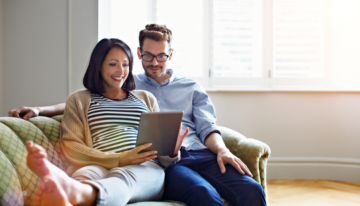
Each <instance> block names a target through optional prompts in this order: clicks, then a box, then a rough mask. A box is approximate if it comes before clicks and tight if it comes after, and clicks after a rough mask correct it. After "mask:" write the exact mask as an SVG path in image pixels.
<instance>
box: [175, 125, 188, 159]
mask: <svg viewBox="0 0 360 206" xmlns="http://www.w3.org/2000/svg"><path fill="white" fill-rule="evenodd" d="M181 129H182V124H181V125H180V130H179V135H178V138H177V141H176V146H175V151H174V156H177V154H178V152H179V150H180V147H181V145H182V143H183V141H184V138H185V137H186V135H187V134H188V133H189V127H187V128H186V130H185V132H184V133H182V134H181Z"/></svg>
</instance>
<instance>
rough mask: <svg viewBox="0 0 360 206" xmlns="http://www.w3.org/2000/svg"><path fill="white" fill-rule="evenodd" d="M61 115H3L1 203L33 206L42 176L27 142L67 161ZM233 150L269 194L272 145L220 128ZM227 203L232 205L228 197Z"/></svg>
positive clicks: (146, 205)
mask: <svg viewBox="0 0 360 206" xmlns="http://www.w3.org/2000/svg"><path fill="white" fill-rule="evenodd" d="M61 120H62V116H61V115H59V116H55V117H52V118H48V117H35V118H31V119H30V120H29V121H25V120H22V119H18V118H12V117H0V150H1V151H0V205H7V206H18V205H31V200H32V197H33V194H34V190H35V188H36V187H37V185H38V184H39V181H40V179H39V178H38V177H37V176H36V175H35V174H34V173H33V172H32V171H30V170H29V169H28V167H27V165H26V155H27V151H26V149H25V142H26V141H28V140H32V141H33V142H35V143H37V144H39V145H41V146H42V147H44V148H45V150H46V151H47V153H48V159H49V161H51V162H52V163H53V164H55V165H56V166H58V167H59V168H62V169H64V168H66V167H67V166H68V164H69V163H68V162H67V160H66V158H65V157H64V155H63V153H62V152H61V149H60V142H59V129H60V123H61ZM220 131H221V133H222V136H223V139H224V142H225V144H226V146H227V147H228V148H229V149H230V151H231V152H232V153H233V154H235V155H236V156H238V157H240V158H241V160H243V161H244V163H245V164H246V165H248V167H249V169H250V170H251V172H252V174H253V175H254V179H255V180H256V181H258V182H260V183H261V185H262V186H263V188H264V191H265V194H266V163H267V158H268V157H269V155H270V148H269V147H268V146H267V145H266V144H265V143H262V142H260V141H257V140H254V139H250V138H246V137H244V136H243V135H241V134H239V133H238V132H236V131H234V130H231V129H228V128H226V127H220ZM224 202H225V205H230V204H229V203H227V202H226V201H225V200H224ZM128 205H129V206H151V205H154V206H155V205H156V206H170V205H172V206H181V205H186V204H184V203H181V202H175V201H159V202H138V203H132V204H128Z"/></svg>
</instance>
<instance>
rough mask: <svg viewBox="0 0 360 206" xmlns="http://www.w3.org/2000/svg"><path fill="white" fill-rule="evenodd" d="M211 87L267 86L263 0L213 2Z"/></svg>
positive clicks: (218, 0)
mask: <svg viewBox="0 0 360 206" xmlns="http://www.w3.org/2000/svg"><path fill="white" fill-rule="evenodd" d="M212 33H213V41H212V44H213V47H212V48H213V59H212V60H213V76H212V87H216V88H221V87H223V88H231V87H264V86H265V81H264V80H265V78H264V69H263V66H262V62H263V61H262V46H263V40H262V1H261V0H214V1H213V28H212Z"/></svg>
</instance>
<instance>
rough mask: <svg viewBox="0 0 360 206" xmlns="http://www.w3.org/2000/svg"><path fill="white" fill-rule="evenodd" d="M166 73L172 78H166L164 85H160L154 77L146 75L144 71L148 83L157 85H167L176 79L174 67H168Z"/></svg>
mask: <svg viewBox="0 0 360 206" xmlns="http://www.w3.org/2000/svg"><path fill="white" fill-rule="evenodd" d="M166 74H168V75H170V78H169V79H167V80H165V83H164V84H162V85H159V84H158V83H157V82H156V81H155V80H154V79H152V78H150V77H148V76H146V74H145V73H144V74H143V76H144V77H145V78H144V80H145V82H146V83H148V84H150V85H155V86H166V85H168V84H170V83H171V82H173V81H174V79H175V75H174V71H173V70H172V69H167V70H166Z"/></svg>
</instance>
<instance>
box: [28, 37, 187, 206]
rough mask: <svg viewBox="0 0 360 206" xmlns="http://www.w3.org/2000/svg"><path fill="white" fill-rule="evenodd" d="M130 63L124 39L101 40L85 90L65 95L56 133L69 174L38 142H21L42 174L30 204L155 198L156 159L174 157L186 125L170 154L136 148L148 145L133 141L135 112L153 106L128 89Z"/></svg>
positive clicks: (159, 185)
mask: <svg viewBox="0 0 360 206" xmlns="http://www.w3.org/2000/svg"><path fill="white" fill-rule="evenodd" d="M132 65H133V57H132V54H131V50H130V48H129V47H128V46H127V45H126V44H125V43H124V42H122V41H121V40H118V39H103V40H101V41H100V42H99V43H98V44H97V45H96V46H95V48H94V50H93V52H92V54H91V59H90V63H89V66H88V68H87V71H86V73H85V76H84V80H83V84H84V86H85V87H86V88H87V90H81V91H77V92H75V93H73V94H72V95H71V96H70V97H69V98H68V99H67V101H66V108H65V111H64V116H63V120H62V124H61V133H60V136H61V139H62V150H63V151H64V154H65V156H66V157H67V159H68V160H69V161H70V162H71V166H70V167H68V169H67V171H66V173H67V174H68V175H69V176H71V177H72V178H73V179H71V178H69V177H68V176H67V175H66V174H65V173H64V172H62V171H61V170H60V169H59V168H57V167H55V166H54V165H52V164H51V163H50V162H49V161H47V160H46V153H45V150H43V148H41V147H40V146H38V145H34V144H33V143H31V142H29V143H27V149H28V152H29V155H28V158H27V161H28V166H29V168H30V169H31V170H33V171H34V172H35V173H36V174H37V175H38V176H40V177H41V178H42V179H43V180H44V181H43V183H42V184H41V186H39V188H38V190H37V191H36V196H35V197H34V205H46V204H50V203H53V202H52V201H54V200H55V199H57V198H58V197H60V200H61V201H58V202H61V203H62V205H70V204H71V205H94V204H97V205H125V204H127V203H128V202H137V201H145V200H159V199H161V197H162V193H163V183H164V171H163V167H162V166H160V165H161V164H162V165H165V166H167V165H170V164H173V163H175V162H176V161H177V160H178V159H179V158H178V157H179V156H178V154H177V151H178V150H179V149H180V145H181V142H182V140H183V138H184V137H185V136H186V134H187V131H188V130H187V131H186V132H185V133H184V134H182V135H180V134H179V139H180V140H181V141H180V142H179V143H178V144H177V147H176V149H175V151H176V154H175V155H176V156H175V157H174V158H170V157H162V158H159V159H160V161H161V164H160V163H158V161H157V160H154V158H156V157H157V156H156V151H148V152H144V153H139V152H140V151H141V150H143V149H145V148H148V147H150V146H151V144H145V145H141V146H138V147H135V143H136V136H137V128H138V125H139V117H140V115H141V113H143V112H156V111H159V107H158V105H157V102H156V99H155V97H154V96H153V95H152V94H151V93H149V92H146V91H140V90H134V89H135V81H134V78H133V75H132ZM45 180H46V181H45ZM54 185H55V186H54ZM50 187H51V188H50ZM53 188H56V189H53ZM54 196H56V197H54ZM50 197H51V198H50ZM63 203H64V204H63Z"/></svg>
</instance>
